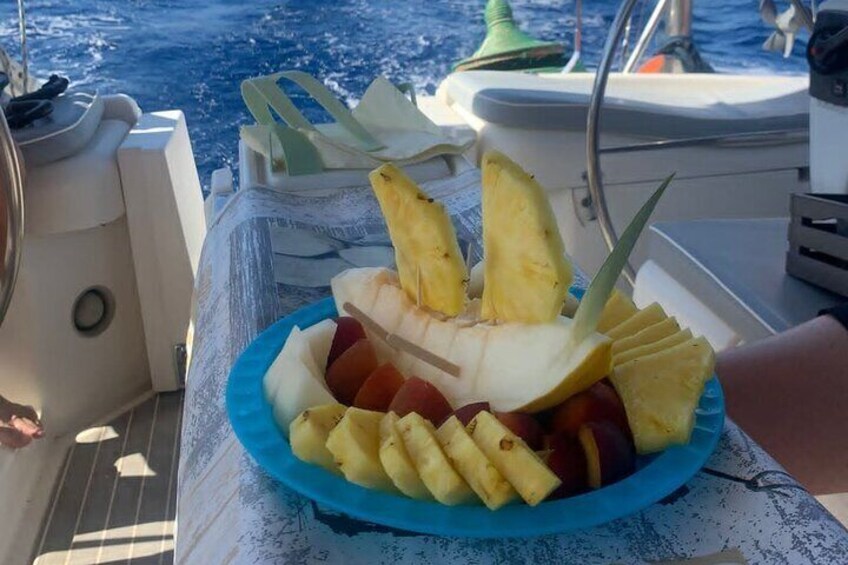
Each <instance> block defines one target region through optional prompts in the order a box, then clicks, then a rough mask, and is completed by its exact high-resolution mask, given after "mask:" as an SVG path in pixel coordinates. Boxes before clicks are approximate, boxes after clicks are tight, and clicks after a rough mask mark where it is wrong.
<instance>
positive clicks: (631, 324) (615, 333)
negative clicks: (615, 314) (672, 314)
mask: <svg viewBox="0 0 848 565" xmlns="http://www.w3.org/2000/svg"><path fill="white" fill-rule="evenodd" d="M667 317H668V316H666V315H665V311H663V309H662V306H660V305H659V304H657V303H656V302H654V303H653V304H651V305H650V306H648V307H647V308H643V309H642V310H639V311H638V312H637V313H636V314H634V315H633V316H631V317H629V318H627V319H626V320H624V321H623V322H621V323H620V324H618V325H617V326H615V327H614V328H612V329H611V330H609V331H607V332H606V336H607V337H608V338H610V339H612V340H618V339H622V338H625V337H628V336H631V335H634V334H636V333H638V332H640V331H642V330H644V329H645V328H647V327H648V326H652V325H654V324H656V323H658V322H662V321H663V320H665V319H666V318H667Z"/></svg>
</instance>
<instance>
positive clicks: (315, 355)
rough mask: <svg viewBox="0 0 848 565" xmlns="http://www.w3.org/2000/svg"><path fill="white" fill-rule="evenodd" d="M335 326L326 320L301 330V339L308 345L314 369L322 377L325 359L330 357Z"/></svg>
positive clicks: (324, 369)
mask: <svg viewBox="0 0 848 565" xmlns="http://www.w3.org/2000/svg"><path fill="white" fill-rule="evenodd" d="M337 326H338V324H336V322H335V321H334V320H330V319H326V320H321V321H320V322H318V323H317V324H315V325H314V326H310V327H308V328H306V329H305V330H303V339H305V340H306V341H307V342H308V343H309V350H310V351H311V352H312V359H313V360H314V361H315V367H316V368H317V369H318V371H319V372H320V373H321V374H322V375H323V374H324V373H326V372H327V357H329V356H330V347H332V345H333V337H334V336H335V335H336V327H337Z"/></svg>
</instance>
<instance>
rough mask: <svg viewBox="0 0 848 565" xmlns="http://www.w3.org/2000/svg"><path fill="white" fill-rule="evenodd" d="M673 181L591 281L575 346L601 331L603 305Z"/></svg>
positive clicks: (643, 210)
mask: <svg viewBox="0 0 848 565" xmlns="http://www.w3.org/2000/svg"><path fill="white" fill-rule="evenodd" d="M673 178H674V173H672V174H670V175H669V176H668V177H667V178H666V179H665V180H664V181H663V182H662V184H661V185H660V186H659V188H657V190H656V192H654V194H653V195H652V196H651V197H650V198H649V199H648V201H647V202H645V204H644V205H643V206H642V208H641V209H640V210H639V212H637V213H636V215H635V216H633V219H632V220H631V221H630V225H629V226H627V229H626V230H624V233H623V234H621V238H620V239H619V240H618V243H617V244H616V246H615V249H613V250H612V252H611V253H610V254H609V256H608V257H607V260H606V261H604V264H603V265H601V268H600V270H599V271H598V274H596V275H595V277H594V278H593V279H592V282H591V283H590V284H589V289H588V290H587V291H586V295H585V296H584V297H583V300H581V301H580V306H579V307H578V308H577V313H576V314H575V315H574V334H573V335H574V342H575V343H580V342H581V341H583V340H584V339H585V338H586V337H587V336H589V334H591V333H592V332H594V331H595V329H596V328H597V327H598V322H599V321H600V319H601V313H602V312H603V310H604V305H605V304H606V303H607V300H608V299H609V297H610V294H612V290H613V288H614V287H615V281H617V280H618V277H619V275H621V271H622V269H624V265H625V264H626V263H627V260H628V259H629V258H630V253H632V252H633V247H634V246H635V245H636V241H637V240H638V239H639V236H640V235H641V234H642V230H643V229H644V228H645V225H646V224H647V223H648V218H650V217H651V214H652V213H653V211H654V208H655V207H656V205H657V202H658V201H659V199H660V197H661V196H662V195H663V193H664V192H665V189H666V187H668V185H669V183H671V179H673Z"/></svg>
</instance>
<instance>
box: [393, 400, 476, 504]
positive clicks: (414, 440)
mask: <svg viewBox="0 0 848 565" xmlns="http://www.w3.org/2000/svg"><path fill="white" fill-rule="evenodd" d="M397 428H398V430H399V431H400V435H401V436H402V437H403V443H404V445H405V446H406V451H407V452H408V453H409V456H410V458H411V459H412V461H413V463H415V469H416V470H417V471H418V475H419V476H420V477H421V480H422V481H423V482H424V484H425V485H426V486H427V489H428V490H429V491H430V492H431V493H432V494H433V496H434V497H435V498H436V500H438V501H439V502H441V503H442V504H447V505H448V506H454V505H456V504H461V503H463V502H469V501H471V500H473V499H474V491H472V490H471V489H470V488H469V487H468V484H467V483H466V482H465V481H464V480H463V479H462V477H461V476H460V475H459V473H457V472H456V470H454V468H453V467H452V466H451V464H450V461H449V460H448V457H447V455H445V452H444V451H443V450H442V447H441V446H440V445H439V441H438V440H437V439H436V429H435V428H434V427H433V424H431V423H430V422H429V421H427V420H425V419H424V418H422V417H421V416H419V415H418V414H416V413H415V412H410V413H409V414H407V415H406V416H404V417H403V418H401V419H400V421H399V422H398V423H397Z"/></svg>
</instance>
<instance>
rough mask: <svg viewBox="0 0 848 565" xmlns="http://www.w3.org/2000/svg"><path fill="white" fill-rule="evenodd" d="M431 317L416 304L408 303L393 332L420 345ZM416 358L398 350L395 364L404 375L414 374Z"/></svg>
mask: <svg viewBox="0 0 848 565" xmlns="http://www.w3.org/2000/svg"><path fill="white" fill-rule="evenodd" d="M433 319H434V318H433V316H432V315H430V313H428V312H425V311H424V310H423V309H421V308H418V307H417V306H412V305H410V306H409V307H407V308H406V310H405V311H404V313H403V317H402V318H401V320H400V324H398V327H397V329H396V330H395V331H394V333H395V334H397V335H399V336H400V337H402V338H404V339H406V340H408V341H410V342H412V343H416V344H419V345H420V344H421V342H422V341H423V339H424V334H425V332H426V331H427V327H428V326H429V325H430V320H433ZM417 360H418V358H417V357H414V356H413V355H410V354H409V353H405V352H399V355H398V357H397V364H396V365H395V366H396V367H397V369H398V370H399V371H400V372H401V373H403V374H404V375H406V376H411V375H413V374H414V373H413V372H412V369H413V367H414V366H415V365H416V361H417Z"/></svg>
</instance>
